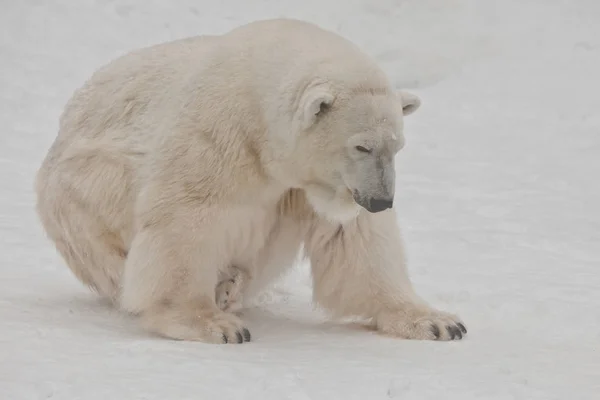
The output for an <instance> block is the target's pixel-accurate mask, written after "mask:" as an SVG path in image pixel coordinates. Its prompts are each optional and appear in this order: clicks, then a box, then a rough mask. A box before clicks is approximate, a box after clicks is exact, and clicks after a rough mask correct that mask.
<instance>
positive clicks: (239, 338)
mask: <svg viewBox="0 0 600 400" xmlns="http://www.w3.org/2000/svg"><path fill="white" fill-rule="evenodd" d="M235 336H236V337H237V342H238V343H243V342H244V338H243V337H242V334H241V333H239V332H235Z"/></svg>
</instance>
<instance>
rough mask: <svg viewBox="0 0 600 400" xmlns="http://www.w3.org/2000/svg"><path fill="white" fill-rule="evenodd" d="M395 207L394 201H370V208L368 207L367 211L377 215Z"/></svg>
mask: <svg viewBox="0 0 600 400" xmlns="http://www.w3.org/2000/svg"><path fill="white" fill-rule="evenodd" d="M393 205H394V199H393V198H391V199H374V198H372V199H370V200H369V206H368V207H366V208H367V211H369V212H372V213H377V212H380V211H384V210H387V209H388V208H392V206H393Z"/></svg>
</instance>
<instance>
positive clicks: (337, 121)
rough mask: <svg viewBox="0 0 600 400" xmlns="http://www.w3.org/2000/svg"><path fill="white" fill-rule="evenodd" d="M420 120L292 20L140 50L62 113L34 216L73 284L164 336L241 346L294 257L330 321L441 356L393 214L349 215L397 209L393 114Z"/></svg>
mask: <svg viewBox="0 0 600 400" xmlns="http://www.w3.org/2000/svg"><path fill="white" fill-rule="evenodd" d="M419 105H420V101H419V100H418V98H417V97H416V96H414V95H410V94H406V93H403V92H401V93H399V94H396V93H394V92H393V91H392V89H391V86H390V84H389V82H388V80H387V78H386V77H385V75H384V74H383V73H382V72H381V70H380V69H379V68H378V67H377V66H376V65H375V64H374V62H373V61H371V60H370V59H369V58H368V57H366V56H365V55H364V54H363V53H362V52H361V51H360V50H359V49H358V48H357V47H356V46H354V45H353V44H351V43H349V42H348V41H346V40H345V39H343V38H341V37H339V36H337V35H335V34H333V33H330V32H327V31H324V30H322V29H320V28H318V27H316V26H314V25H311V24H308V23H304V22H299V21H293V20H271V21H261V22H256V23H252V24H248V25H245V26H242V27H240V28H237V29H234V30H233V31H231V32H229V33H227V34H225V35H222V36H205V37H196V38H189V39H185V40H179V41H175V42H171V43H165V44H161V45H157V46H153V47H150V48H146V49H141V50H137V51H134V52H132V53H130V54H127V55H125V56H123V57H121V58H119V59H117V60H115V61H113V62H111V63H110V64H108V65H106V66H104V67H103V68H101V69H99V70H98V71H97V72H96V73H95V74H94V75H93V76H92V77H91V79H90V80H89V81H88V82H86V83H85V85H84V86H83V87H82V88H80V89H79V90H77V91H76V93H75V94H74V95H73V97H72V98H71V100H70V101H69V103H68V104H67V106H66V108H65V111H64V113H63V115H62V117H61V121H60V131H59V134H58V137H57V139H56V141H55V143H54V144H53V145H52V147H51V149H50V151H49V153H48V155H47V157H46V159H45V160H44V162H43V164H42V166H41V168H40V170H39V173H38V178H37V186H36V188H37V194H38V206H37V209H38V212H39V215H40V219H41V221H42V224H43V226H44V228H45V230H46V232H47V234H48V236H49V238H50V239H51V240H52V241H53V242H54V243H55V245H56V247H57V249H58V251H59V252H60V254H61V255H62V256H63V257H64V259H65V261H66V263H67V264H68V265H69V267H70V268H71V270H72V271H73V272H74V274H75V275H76V276H77V277H78V278H79V279H80V280H81V281H82V282H83V283H85V284H87V285H89V286H90V287H91V288H93V289H94V290H96V291H97V292H98V293H100V294H101V295H102V296H105V297H107V298H109V299H111V300H112V301H113V302H114V303H115V304H116V305H118V306H119V307H120V308H121V309H123V310H126V311H128V312H130V313H132V314H136V315H138V316H139V317H140V319H141V321H142V323H143V324H144V326H145V327H146V328H147V329H148V330H149V331H152V332H155V333H158V334H161V335H164V336H166V337H170V338H176V339H186V340H200V341H205V342H213V343H223V342H229V343H232V342H240V341H245V340H249V336H248V335H246V332H247V331H246V330H245V328H244V327H243V321H242V320H241V319H240V317H239V316H237V315H234V314H233V313H232V312H231V310H230V306H229V305H232V304H236V301H237V300H238V298H239V297H240V296H251V295H253V294H256V293H258V292H259V291H260V290H262V289H264V287H265V286H266V285H267V284H268V283H269V282H271V281H272V280H274V279H276V278H277V277H278V276H279V275H280V274H281V273H282V272H283V271H285V269H286V268H289V267H290V266H291V265H292V263H293V262H294V260H295V259H296V256H297V255H298V251H299V250H300V248H301V246H302V244H304V248H305V254H306V256H307V257H308V258H309V259H310V261H311V265H312V271H313V278H314V298H315V300H316V301H317V302H318V303H319V304H321V305H322V306H323V307H325V308H327V309H328V310H330V311H331V312H332V315H333V316H360V317H364V318H366V319H369V320H371V321H373V323H374V324H375V326H376V327H377V328H378V329H379V330H380V331H382V332H384V333H387V334H390V335H395V336H399V337H403V338H409V339H435V335H434V333H435V332H436V330H437V332H439V338H440V339H450V338H451V335H450V333H451V331H454V332H455V333H456V330H457V329H458V328H457V324H458V323H459V320H458V319H457V318H456V317H453V316H451V315H448V314H445V313H442V312H439V311H436V310H434V309H432V308H431V307H429V306H428V305H427V304H426V303H425V302H424V301H422V300H421V299H420V298H419V297H418V296H417V295H416V294H415V293H414V291H413V289H412V286H411V284H410V281H409V278H408V276H407V272H406V268H405V263H404V259H403V257H404V254H403V250H402V243H401V240H400V234H399V231H398V227H397V223H396V218H395V214H394V210H393V209H388V210H387V211H382V212H379V213H375V214H372V213H369V212H367V211H366V210H364V209H363V208H361V207H359V206H358V204H357V201H363V202H364V204H367V205H368V204H371V203H369V201H368V200H369V199H373V198H380V197H382V196H387V197H386V198H392V197H393V180H394V156H395V154H396V153H397V151H399V150H400V149H401V148H402V146H403V143H404V141H403V135H402V114H403V113H405V114H408V113H412V112H414V111H415V110H416V108H418V107H419ZM357 146H358V147H357ZM361 149H362V150H361ZM364 150H368V153H366V152H365V151H364ZM356 199H358V200H356ZM355 200H356V201H355ZM232 269H234V271H237V272H236V273H235V274H234V275H235V276H236V277H240V276H241V277H243V279H240V280H238V281H236V280H235V279H233V280H230V279H231V276H229V275H228V274H230V273H231V271H232ZM227 296H231V298H228V297H227ZM217 302H218V304H217ZM447 326H448V327H449V328H448V329H446V327H447ZM246 336H247V337H246ZM457 336H458V334H457Z"/></svg>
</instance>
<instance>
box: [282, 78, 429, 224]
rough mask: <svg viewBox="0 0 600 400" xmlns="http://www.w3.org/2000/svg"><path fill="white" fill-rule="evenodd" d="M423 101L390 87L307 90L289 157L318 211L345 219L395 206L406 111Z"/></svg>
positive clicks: (300, 184)
mask: <svg viewBox="0 0 600 400" xmlns="http://www.w3.org/2000/svg"><path fill="white" fill-rule="evenodd" d="M420 104H421V102H420V100H419V98H418V97H417V96H415V95H413V94H410V93H407V92H398V93H394V92H391V91H390V90H389V89H388V88H386V87H382V88H373V87H365V88H361V87H359V88H356V89H352V90H349V89H347V88H345V89H344V90H335V89H333V88H331V87H327V85H316V86H314V87H311V88H308V89H306V90H305V91H304V93H303V95H302V96H301V97H300V99H299V101H298V107H297V115H296V121H297V127H296V129H295V133H294V145H293V148H294V151H293V152H292V154H291V155H290V157H291V159H292V160H293V164H294V175H295V179H294V180H295V181H296V182H297V184H296V186H298V187H299V188H301V189H304V191H305V193H306V196H307V198H308V201H309V202H310V204H311V205H312V207H313V208H314V210H315V212H317V214H319V215H321V216H322V217H324V218H327V219H329V220H332V221H335V222H346V221H349V220H351V219H353V218H355V217H356V216H357V215H358V213H359V211H360V210H361V209H366V210H367V211H369V212H371V213H376V212H380V211H384V210H386V209H389V208H391V207H392V204H393V200H394V192H395V180H396V179H395V166H394V158H395V155H396V154H397V152H398V151H399V150H400V149H402V147H403V146H404V135H403V116H405V115H408V114H411V113H413V112H414V111H416V110H417V109H418V108H419V106H420Z"/></svg>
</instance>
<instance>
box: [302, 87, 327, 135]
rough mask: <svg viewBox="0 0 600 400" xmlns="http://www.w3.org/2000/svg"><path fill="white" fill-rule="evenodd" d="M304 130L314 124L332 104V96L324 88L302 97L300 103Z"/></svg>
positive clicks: (311, 91) (316, 89)
mask: <svg viewBox="0 0 600 400" xmlns="http://www.w3.org/2000/svg"><path fill="white" fill-rule="evenodd" d="M302 103H303V104H302V110H303V113H304V115H303V120H304V121H303V122H304V124H303V125H304V129H307V128H309V127H310V126H311V125H313V124H314V123H315V121H316V120H317V118H318V117H319V116H321V115H323V114H324V113H326V112H327V109H328V108H329V106H330V105H331V104H332V103H333V95H332V94H331V93H329V92H328V91H327V90H326V89H324V88H315V89H312V90H310V91H309V92H308V93H306V94H305V95H304V99H303V102H302Z"/></svg>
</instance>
